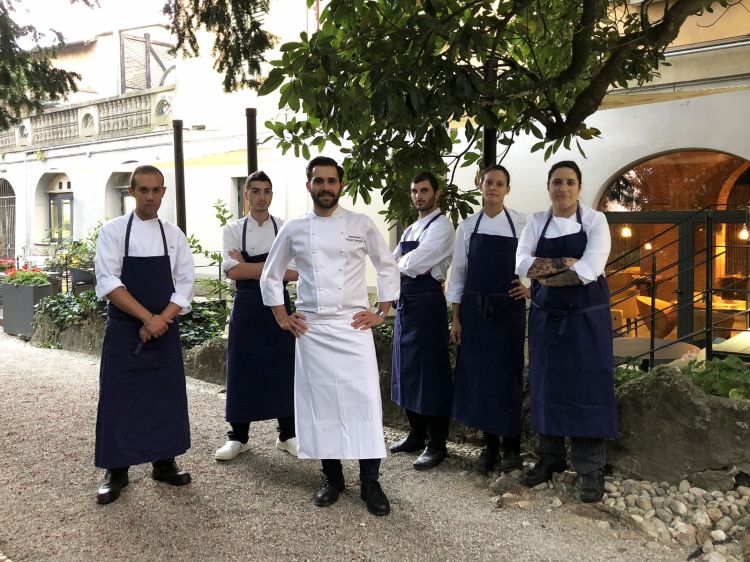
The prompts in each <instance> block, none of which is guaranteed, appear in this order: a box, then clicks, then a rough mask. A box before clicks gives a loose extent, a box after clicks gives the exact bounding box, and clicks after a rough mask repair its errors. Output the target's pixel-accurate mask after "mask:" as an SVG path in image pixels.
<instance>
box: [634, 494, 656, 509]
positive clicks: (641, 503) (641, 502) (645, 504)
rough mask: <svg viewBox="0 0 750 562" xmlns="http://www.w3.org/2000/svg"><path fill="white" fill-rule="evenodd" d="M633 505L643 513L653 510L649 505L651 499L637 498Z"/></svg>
mask: <svg viewBox="0 0 750 562" xmlns="http://www.w3.org/2000/svg"><path fill="white" fill-rule="evenodd" d="M635 505H637V506H638V507H639V508H640V509H642V510H643V511H649V510H650V509H652V508H653V505H652V504H651V498H649V497H648V496H638V497H637V498H635Z"/></svg>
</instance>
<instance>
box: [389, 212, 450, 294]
mask: <svg viewBox="0 0 750 562" xmlns="http://www.w3.org/2000/svg"><path fill="white" fill-rule="evenodd" d="M440 212H441V211H440V209H435V210H434V211H433V212H432V213H430V214H429V215H427V216H426V217H424V218H421V219H419V220H418V221H417V222H415V223H413V224H412V225H411V226H410V227H409V228H407V229H406V232H404V234H403V236H401V242H414V241H416V240H419V246H418V247H417V248H415V249H414V250H412V251H411V252H409V253H408V254H406V255H403V254H402V253H401V244H399V245H398V246H396V249H395V250H394V251H393V256H394V257H395V258H396V259H397V260H398V268H399V270H400V271H401V273H403V274H404V275H408V276H409V277H416V276H417V275H422V274H423V273H427V272H428V271H429V272H430V274H431V275H432V277H434V278H435V280H437V281H445V279H446V278H447V276H448V275H447V273H448V267H449V266H450V264H451V254H452V253H453V237H454V236H455V230H454V228H453V223H451V221H450V219H448V217H446V216H445V215H443V216H441V217H439V218H438V219H437V220H436V221H435V222H433V223H432V224H430V227H429V228H427V230H425V228H426V227H427V225H428V224H429V223H430V221H431V220H432V219H433V218H435V215H437V214H439V213H440Z"/></svg>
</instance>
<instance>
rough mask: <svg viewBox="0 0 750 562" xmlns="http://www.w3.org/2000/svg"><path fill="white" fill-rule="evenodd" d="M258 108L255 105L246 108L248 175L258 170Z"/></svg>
mask: <svg viewBox="0 0 750 562" xmlns="http://www.w3.org/2000/svg"><path fill="white" fill-rule="evenodd" d="M257 116H258V110H257V109H255V108H254V107H247V108H245V122H246V125H247V175H248V176H249V175H250V174H252V173H253V172H256V171H257V170H258V132H257V129H256V119H257Z"/></svg>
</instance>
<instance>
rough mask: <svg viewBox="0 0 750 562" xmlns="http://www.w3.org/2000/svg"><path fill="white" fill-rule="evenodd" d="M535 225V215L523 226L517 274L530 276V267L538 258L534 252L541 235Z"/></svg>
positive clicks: (517, 255)
mask: <svg viewBox="0 0 750 562" xmlns="http://www.w3.org/2000/svg"><path fill="white" fill-rule="evenodd" d="M535 225H536V220H534V217H531V220H529V222H527V223H526V226H524V227H523V231H522V232H521V238H520V239H519V240H518V248H516V275H518V276H519V277H528V275H527V273H528V272H529V268H530V267H531V265H532V264H533V263H534V260H535V259H536V256H535V255H534V254H535V252H536V243H537V240H538V239H539V236H538V234H537V232H536V228H535Z"/></svg>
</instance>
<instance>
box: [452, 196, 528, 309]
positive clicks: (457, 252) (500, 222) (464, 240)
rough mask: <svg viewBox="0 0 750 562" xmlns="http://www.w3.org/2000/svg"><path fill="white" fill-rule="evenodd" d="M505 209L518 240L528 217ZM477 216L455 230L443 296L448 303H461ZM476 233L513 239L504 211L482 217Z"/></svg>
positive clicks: (468, 219) (477, 214) (465, 221)
mask: <svg viewBox="0 0 750 562" xmlns="http://www.w3.org/2000/svg"><path fill="white" fill-rule="evenodd" d="M505 209H507V210H508V214H510V218H511V220H512V221H513V226H514V227H515V229H516V236H517V237H519V238H520V236H521V232H522V231H523V229H524V227H525V226H526V221H527V220H528V217H527V216H526V215H525V214H523V213H519V212H518V211H514V210H513V209H508V207H505ZM479 214H480V213H476V214H474V215H471V216H470V217H469V218H467V219H466V220H464V221H463V222H462V223H461V224H459V225H458V228H457V229H456V244H455V247H454V248H453V260H452V261H451V279H450V282H449V283H448V291H447V293H446V295H445V297H446V300H447V301H448V302H455V303H459V304H460V303H461V297H462V296H463V294H464V286H465V283H466V273H467V266H468V261H467V260H468V257H469V243H470V242H471V235H472V233H473V232H474V227H475V226H476V224H477V220H479ZM477 233H478V234H491V235H493V236H508V237H510V238H513V230H512V229H511V228H510V224H509V223H508V217H507V216H506V214H505V210H503V211H500V212H499V213H498V214H497V215H495V216H494V217H491V218H490V217H488V216H487V215H486V214H485V215H482V220H481V222H480V223H479V228H478V229H477Z"/></svg>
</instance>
